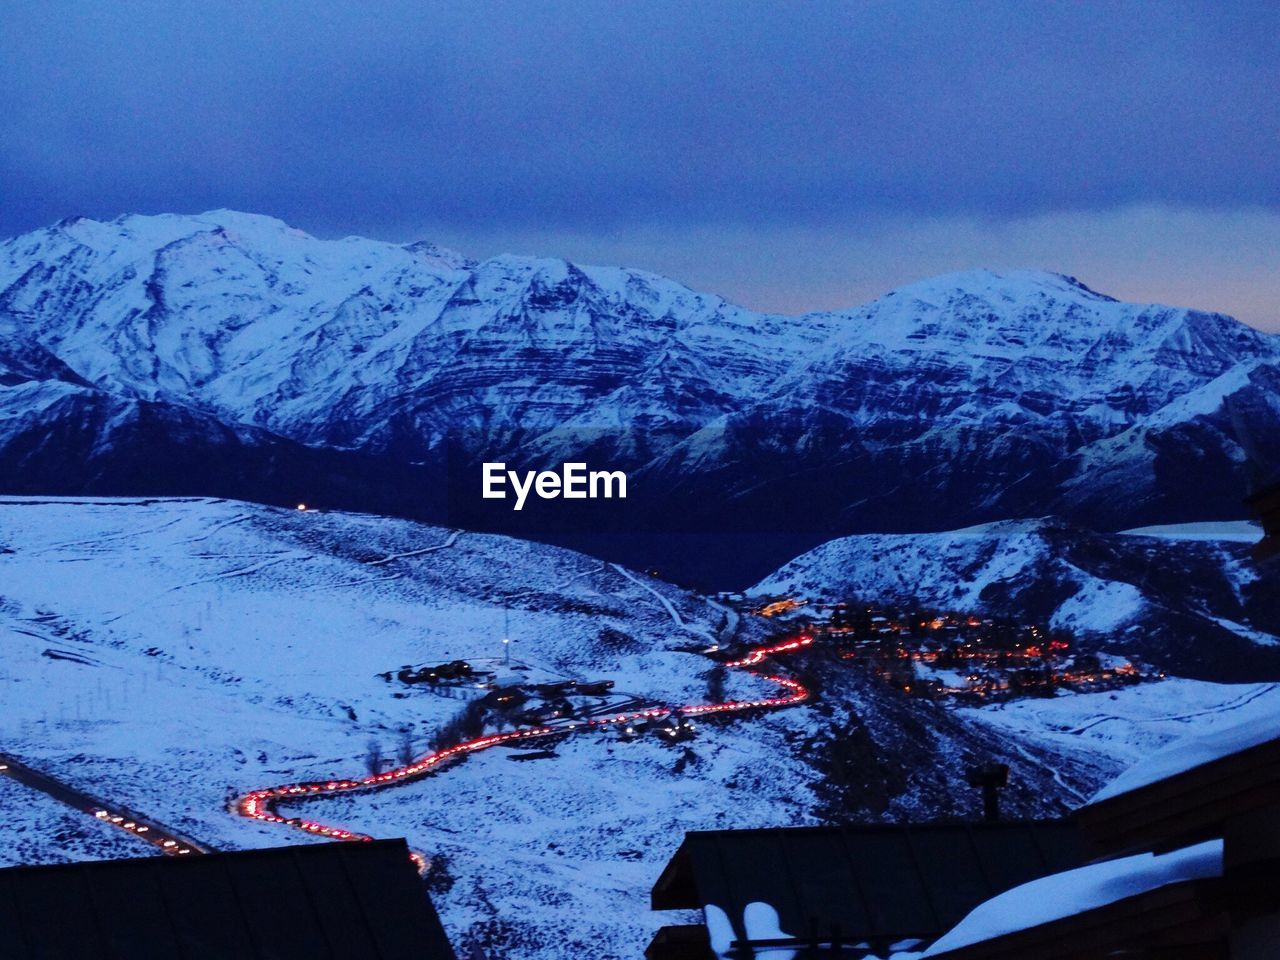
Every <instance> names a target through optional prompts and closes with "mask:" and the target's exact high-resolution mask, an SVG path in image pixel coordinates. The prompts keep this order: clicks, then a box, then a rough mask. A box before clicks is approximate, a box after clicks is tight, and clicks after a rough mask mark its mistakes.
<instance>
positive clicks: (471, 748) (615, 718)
mask: <svg viewBox="0 0 1280 960" xmlns="http://www.w3.org/2000/svg"><path fill="white" fill-rule="evenodd" d="M812 643H813V637H812V635H810V634H807V633H802V634H799V635H797V636H794V637H791V638H789V639H787V640H784V641H782V642H780V643H776V644H772V645H770V646H764V647H756V648H754V649H753V650H751V651H750V652H749V653H748V654H747V655H746V656H744V657H742V658H741V659H740V660H734V661H730V662H728V663H725V664H724V666H726V667H729V668H739V669H744V670H746V672H748V673H750V674H751V675H752V676H755V677H758V678H760V679H761V680H764V681H767V682H769V683H772V684H774V685H776V686H778V687H780V688H781V690H782V692H781V694H780V695H778V696H773V697H762V698H760V699H756V700H726V701H724V702H721V703H699V704H689V705H686V706H682V707H673V706H660V707H648V708H645V709H641V710H636V711H633V712H623V713H617V714H613V715H611V716H599V717H590V718H586V719H580V720H568V721H565V722H564V723H561V724H557V725H547V726H540V727H527V728H524V729H520V730H511V731H508V732H506V733H493V734H487V735H485V736H481V737H476V738H475V739H473V740H465V741H463V742H461V743H458V744H455V745H453V746H451V747H446V748H445V749H443V750H438V751H436V752H434V753H429V754H427V755H426V756H423V757H421V758H419V759H418V760H415V761H414V762H413V763H410V764H407V765H405V766H401V767H396V768H395V769H392V770H386V771H384V772H382V773H377V774H370V775H368V776H364V777H359V778H352V779H341V780H311V781H305V782H300V783H287V784H282V785H280V786H275V787H264V788H263V789H261V790H254V791H252V792H251V793H247V794H245V795H244V796H242V797H240V799H238V800H237V801H235V803H234V805H233V809H234V811H235V812H236V813H237V814H239V815H240V816H242V817H247V818H248V819H250V820H259V821H262V822H265V823H279V824H283V825H285V826H289V827H293V828H294V829H296V830H301V831H303V832H305V833H311V834H317V835H319V836H323V837H329V838H331V839H334V840H353V841H361V840H372V839H373V838H372V837H371V836H369V835H368V834H364V833H357V832H355V831H352V830H346V829H343V828H341V827H334V826H329V825H327V824H324V823H322V822H320V821H319V820H312V819H308V818H305V817H291V816H285V815H284V814H282V813H281V812H280V811H279V809H278V808H279V806H280V805H281V804H283V803H288V802H290V801H294V800H304V799H313V798H319V797H325V796H332V795H334V794H339V793H351V792H354V791H368V790H377V789H381V788H385V787H390V786H394V785H396V784H401V783H409V782H411V781H413V780H418V779H421V778H422V777H426V776H428V775H430V774H432V773H435V772H437V771H438V770H441V769H443V768H444V767H446V766H448V765H449V764H450V763H452V762H453V761H456V760H460V759H462V758H464V757H466V756H469V755H470V754H473V753H479V752H480V751H482V750H488V749H490V748H492V747H496V746H499V745H501V744H510V743H513V742H516V741H524V740H538V739H541V738H545V737H563V736H568V735H571V734H574V733H585V732H588V731H593V730H599V729H602V728H607V727H612V726H617V725H618V724H627V723H633V722H635V721H637V720H659V719H662V718H664V717H669V716H672V715H675V714H679V715H681V716H685V717H693V716H706V715H708V714H723V713H736V712H740V711H744V710H760V709H772V708H778V707H791V706H795V705H796V704H798V703H803V702H804V701H806V700H808V699H809V691H808V690H807V689H806V688H805V686H804V685H803V684H801V683H800V682H799V681H798V680H794V679H792V678H790V677H786V676H782V675H779V674H772V673H765V672H763V671H761V670H758V669H755V668H757V667H759V666H760V665H761V664H763V663H764V662H765V661H766V660H767V659H768V658H769V657H772V656H775V655H777V654H783V653H792V652H794V651H796V650H801V649H803V648H805V647H807V646H809V645H810V644H812ZM413 857H414V861H415V862H416V863H417V864H418V867H419V869H420V870H425V869H426V867H427V861H426V858H425V857H423V856H422V855H421V854H418V853H415V854H414V855H413Z"/></svg>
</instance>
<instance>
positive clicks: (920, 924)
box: [652, 821, 1084, 943]
mask: <svg viewBox="0 0 1280 960" xmlns="http://www.w3.org/2000/svg"><path fill="white" fill-rule="evenodd" d="M1083 861H1084V845H1083V841H1082V839H1081V837H1080V833H1079V830H1078V828H1077V827H1076V826H1075V824H1073V823H1070V822H1067V821H1051V822H1029V823H981V824H922V825H914V826H908V825H897V824H875V825H867V826H850V827H794V828H785V829H769V830H725V831H709V832H697V833H690V834H688V835H687V836H686V837H685V840H684V843H682V844H681V845H680V849H679V850H678V851H676V854H675V856H674V857H673V858H672V859H671V862H670V863H669V864H668V865H667V867H666V869H665V870H663V872H662V876H661V877H660V878H659V879H658V882H657V883H656V884H655V885H654V888H653V894H652V905H653V908H654V909H655V910H675V909H693V908H700V907H705V906H707V905H708V904H714V905H715V906H718V907H720V908H721V909H722V910H724V911H725V913H726V914H727V915H728V916H729V918H730V920H731V922H732V923H733V925H734V929H735V932H736V933H737V936H738V938H739V939H740V940H741V939H744V938H745V934H744V931H743V929H742V917H743V911H744V910H745V908H746V906H747V904H749V903H752V902H754V901H760V902H763V903H767V904H769V905H770V906H772V907H774V908H775V909H776V910H777V911H778V915H779V920H780V926H781V927H782V929H783V930H784V931H786V932H787V933H789V934H791V935H793V936H796V937H799V938H801V939H809V938H816V939H819V940H822V941H825V940H829V939H831V938H832V937H837V938H839V939H841V940H842V941H844V942H846V943H848V942H861V941H868V942H871V943H893V942H896V941H898V940H906V939H913V938H920V939H925V940H932V939H934V938H936V937H938V936H940V935H941V934H943V933H944V932H946V931H947V930H949V929H950V928H951V927H953V926H954V925H955V924H956V923H957V922H959V921H960V920H961V919H962V918H963V917H964V916H965V914H967V913H968V912H969V911H970V910H972V909H973V908H974V907H976V906H977V905H978V904H979V903H982V902H983V901H984V900H988V899H990V898H991V897H993V896H995V895H996V894H999V893H1003V892H1004V891H1005V890H1008V889H1010V888H1011V887H1015V886H1017V885H1019V884H1022V883H1026V882H1028V881H1030V880H1034V879H1037V878H1038V877H1042V876H1045V875H1046V874H1050V873H1056V872H1058V871H1061V870H1067V869H1070V868H1072V867H1075V866H1078V865H1080V864H1081V863H1082V862H1083Z"/></svg>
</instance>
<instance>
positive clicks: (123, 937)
mask: <svg viewBox="0 0 1280 960" xmlns="http://www.w3.org/2000/svg"><path fill="white" fill-rule="evenodd" d="M0 944H3V949H2V950H0V953H2V954H3V956H4V957H5V958H6V960H28V958H31V960H34V958H36V957H39V958H41V960H64V958H65V960H80V958H84V960H90V958H92V960H106V958H110V960H151V958H156V960H161V958H162V960H173V958H183V960H220V958H225V957H245V958H254V960H292V958H295V957H296V958H303V957H306V958H314V957H335V958H337V957H359V958H362V960H363V958H369V960H402V958H404V960H408V958H410V957H412V958H414V960H454V954H453V950H452V948H451V947H450V946H449V942H448V940H447V939H446V938H445V935H444V930H443V928H442V927H441V925H440V920H439V918H438V917H437V916H436V912H435V908H434V907H433V906H432V905H431V901H430V900H429V899H428V898H427V892H426V889H425V887H424V885H423V882H422V879H421V878H420V877H419V876H418V874H417V871H416V870H415V869H414V866H413V864H412V863H411V862H410V860H409V849H408V847H406V846H405V843H404V841H403V840H379V841H373V842H369V843H324V844H308V845H302V846H294V847H278V848H273V849H268V850H247V851H243V852H237V853H215V854H210V855H208V856H201V857H189V858H188V857H146V858H141V859H135V860H105V861H98V862H86V863H69V864H59V865H57V866H43V867H13V868H10V869H7V870H0Z"/></svg>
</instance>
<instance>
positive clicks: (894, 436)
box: [0, 211, 1280, 580]
mask: <svg viewBox="0 0 1280 960" xmlns="http://www.w3.org/2000/svg"><path fill="white" fill-rule="evenodd" d="M9 341H12V342H15V343H21V344H23V348H22V349H23V351H26V352H29V351H30V350H31V349H35V348H38V349H40V350H43V351H45V352H46V353H47V354H48V357H49V358H51V359H50V361H49V362H51V363H52V362H55V361H56V363H57V364H60V365H62V366H60V367H59V370H61V369H62V367H65V369H66V371H69V372H70V373H69V374H68V375H73V376H74V377H77V378H83V380H84V381H86V382H88V383H91V384H93V385H94V386H95V387H96V388H98V389H99V390H101V391H103V392H105V393H107V394H110V395H111V396H112V397H114V398H118V400H119V401H127V402H136V401H139V400H144V401H151V402H155V403H158V404H161V405H164V406H165V407H166V408H177V409H181V410H183V411H186V412H187V413H185V414H184V416H185V417H186V418H188V419H189V418H190V417H193V416H197V415H198V416H201V417H205V418H208V419H210V420H212V421H216V422H218V423H221V424H225V425H228V426H231V425H243V424H248V425H253V426H255V427H257V428H260V429H262V430H265V431H267V432H268V433H269V435H270V436H271V437H273V438H275V440H274V441H273V442H278V441H292V442H296V443H300V444H307V445H312V446H321V447H324V448H326V449H328V450H330V451H343V452H347V453H351V454H353V453H360V454H364V455H368V456H374V457H385V458H387V462H389V463H393V464H398V465H405V464H409V463H420V462H427V463H437V464H438V463H439V462H440V461H441V459H442V458H443V457H444V455H445V449H446V445H447V443H448V442H450V441H452V443H453V445H454V448H453V452H454V453H455V454H458V453H461V454H462V459H463V460H464V461H465V460H467V459H468V458H470V459H473V460H474V459H476V458H481V457H486V458H496V457H498V456H503V457H508V458H510V459H516V460H518V461H519V462H522V463H525V464H527V465H529V466H534V465H548V464H554V463H555V462H556V461H557V460H560V459H564V458H566V457H581V456H582V455H584V454H590V456H591V457H592V458H593V459H595V460H597V461H599V462H606V463H609V465H611V466H614V467H621V468H625V469H628V470H629V471H631V472H633V473H634V474H635V475H636V476H637V478H638V483H637V485H636V486H637V493H636V497H637V498H639V499H640V500H641V501H642V503H641V507H642V513H641V515H640V517H638V518H637V519H636V523H641V522H643V524H644V525H645V526H646V527H649V528H655V529H670V528H672V527H673V526H674V527H675V528H677V529H695V530H704V529H708V530H712V531H722V530H725V529H730V530H752V531H755V530H758V529H761V528H762V527H764V528H769V529H772V530H773V531H775V532H783V533H790V534H793V535H794V538H795V539H796V540H797V542H796V543H795V544H793V546H792V547H791V549H792V550H793V552H794V549H798V548H799V545H800V544H799V542H798V541H806V542H807V544H812V543H815V542H818V541H819V540H820V539H823V538H824V537H830V536H832V535H835V534H838V533H844V532H854V531H866V530H871V529H876V530H893V529H948V528H953V527H956V526H960V525H963V524H967V523H974V522H981V521H987V520H994V519H1000V518H1005V517H1011V516H1036V515H1042V514H1045V513H1050V512H1052V513H1059V514H1064V515H1068V516H1071V517H1074V518H1077V519H1081V520H1084V521H1087V522H1088V523H1089V524H1091V525H1094V526H1102V527H1106V528H1118V527H1132V526H1134V525H1136V524H1143V523H1157V522H1172V521H1185V520H1203V519H1222V518H1233V517H1239V516H1241V509H1242V508H1241V506H1240V502H1239V501H1240V494H1241V491H1242V490H1243V485H1244V482H1245V476H1246V473H1247V470H1246V467H1245V465H1244V459H1245V451H1246V449H1248V450H1249V451H1250V452H1251V454H1252V455H1253V456H1255V457H1259V456H1261V457H1263V458H1264V459H1265V458H1266V451H1268V450H1271V451H1274V450H1275V449H1280V413H1278V411H1280V339H1278V338H1277V337H1275V336H1268V335H1265V334H1262V333H1260V332H1258V331H1256V330H1253V329H1251V328H1249V327H1246V326H1244V325H1242V324H1239V323H1237V322H1236V321H1234V320H1232V319H1230V318H1228V317H1224V316H1221V315H1217V314H1208V313H1202V312H1198V311H1191V310H1183V309H1176V308H1171V307H1162V306H1150V305H1141V304H1124V303H1118V302H1116V301H1114V300H1112V299H1111V298H1109V297H1106V296H1104V295H1102V294H1099V293H1096V292H1094V291H1092V290H1090V289H1088V288H1087V287H1085V286H1084V285H1082V284H1080V283H1079V282H1077V281H1075V280H1073V279H1071V278H1068V277H1062V276H1059V275H1056V274H1048V273H1038V272H1011V273H995V272H992V271H981V270H979V271H972V272H969V273H963V274H953V275H948V276H944V277H938V278H934V279H932V280H927V281H922V282H921V283H917V284H912V285H909V286H907V287H903V288H901V289H899V290H897V291H894V292H892V293H890V294H887V295H886V296H884V297H882V298H880V299H878V300H876V301H875V302H873V303H871V304H868V305H866V306H864V307H861V308H857V309H851V310H849V311H843V312H835V313H822V314H809V315H805V316H799V317H783V316H776V315H766V314H758V313H754V312H752V311H748V310H744V309H742V308H740V307H736V306H734V305H732V304H729V303H727V302H725V301H724V300H722V299H720V298H718V297H714V296H710V295H704V294H699V293H696V292H694V291H691V290H689V289H687V288H685V287H683V286H681V285H680V284H677V283H674V282H672V281H670V280H666V279H663V278H661V277H657V276H654V275H652V274H646V273H643V272H640V271H635V270H626V269H621V268H613V267H591V266H582V265H578V264H573V263H568V262H565V261H563V260H555V259H536V258H523V257H514V256H502V257H495V258H492V259H490V260H486V261H483V262H475V261H471V260H468V259H466V258H465V257H463V256H461V255H458V254H454V253H452V252H449V251H445V250H442V249H440V248H438V247H436V246H434V245H432V244H428V243H416V244H409V245H403V246H402V245H395V244H387V243H379V242H375V241H370V240H363V239H360V238H347V239H345V240H338V241H321V240H317V239H315V238H313V237H310V236H307V235H306V234H304V233H302V232H300V231H297V230H294V229H292V228H290V227H288V226H287V225H285V224H283V223H281V222H280V221H277V220H273V219H270V218H267V217H260V216H253V215H248V214H242V213H235V212H231V211H212V212H209V213H205V214H200V215H197V216H173V215H164V216H155V217H142V216H126V217H121V218H119V219H118V220H114V221H110V222H105V223H102V222H97V221H92V220H85V219H75V220H68V221H64V222H62V223H60V224H57V225H55V226H53V227H50V228H48V229H45V230H39V231H35V232H33V233H30V234H26V235H23V236H20V237H15V238H12V239H10V240H8V241H5V242H3V243H0V342H9ZM4 351H5V348H4V347H3V346H0V365H2V364H3V363H4V362H5V352H4ZM28 366H30V365H29V364H28ZM31 375H32V374H31V373H30V372H28V373H27V374H24V376H31ZM45 376H47V377H54V378H59V377H60V376H62V374H56V373H54V372H53V370H52V368H51V367H50V368H48V369H47V371H46V374H45ZM5 382H6V381H5V378H4V376H3V375H0V386H2V385H3V384H5ZM26 402H27V399H26V398H25V396H19V395H14V396H12V397H11V398H10V399H9V403H8V406H10V407H15V408H16V407H18V406H21V404H23V403H26ZM42 409H43V408H42ZM76 415H79V414H76ZM67 416H68V417H71V416H73V415H72V414H70V413H68V414H67ZM173 429H174V428H173V427H171V426H170V425H169V424H168V421H167V420H166V419H164V418H161V420H160V422H157V423H156V424H155V425H153V426H152V427H151V429H150V433H170V432H172V431H173ZM235 429H240V428H239V427H235ZM209 432H210V431H200V432H199V433H200V435H201V436H202V435H204V434H208V433H209ZM8 442H9V441H8V439H7V437H6V435H5V433H4V432H3V431H0V451H3V450H4V449H5V447H6V444H7V443H8ZM103 442H104V443H105V444H106V445H108V446H116V447H121V448H132V447H136V446H137V445H138V444H139V443H144V442H146V441H145V440H144V439H142V438H140V437H139V436H138V435H135V434H128V433H126V434H121V435H120V436H118V437H117V436H113V435H112V434H111V432H110V431H103ZM151 442H155V441H154V440H152V441H151ZM200 448H201V444H195V445H193V447H192V449H193V451H194V452H193V459H198V456H197V455H198V453H199V450H200ZM220 455H221V454H220V453H218V452H216V451H215V452H214V453H211V454H210V455H209V456H208V457H206V458H205V460H204V461H202V462H200V463H197V464H194V465H192V466H191V467H189V468H188V469H187V470H186V471H184V473H185V474H186V475H187V478H188V479H189V478H190V476H192V475H194V476H196V477H199V476H200V474H201V473H202V472H204V471H203V470H202V467H203V465H204V464H206V463H213V462H215V461H216V459H217V457H218V456H220ZM47 456H51V455H47ZM116 456H117V457H126V453H124V452H118V453H117V454H116ZM1273 456H1274V454H1273ZM46 460H47V457H46ZM69 465H70V461H66V462H62V463H57V464H51V463H46V465H45V466H43V467H42V468H41V469H40V470H38V471H37V473H38V474H39V476H40V478H41V479H40V482H41V483H42V484H43V486H42V487H41V488H40V489H41V490H42V491H49V492H56V491H61V492H76V493H79V492H86V491H90V490H95V489H96V490H99V491H100V492H101V491H106V492H112V493H119V492H135V491H133V490H130V489H129V488H128V483H129V482H131V481H130V478H129V477H128V476H127V475H126V476H123V478H122V479H120V481H119V482H116V481H117V476H118V475H120V474H121V473H126V474H127V471H121V470H117V471H115V472H112V471H105V472H104V477H105V478H106V479H104V480H103V482H102V485H101V486H97V487H95V486H93V485H92V483H91V484H90V485H88V486H85V485H83V484H84V481H77V480H76V478H75V477H74V471H72V470H70V469H69ZM1262 469H1263V470H1277V469H1280V464H1277V463H1271V462H1268V463H1265V464H1263V466H1262ZM348 472H358V471H355V470H354V468H353V469H351V470H349V471H348ZM365 472H366V473H369V471H365ZM241 473H243V474H246V475H248V474H251V473H252V471H251V470H249V469H248V468H245V469H243V470H241ZM59 475H62V476H64V477H65V480H64V481H63V482H65V483H67V484H72V483H76V482H80V483H81V484H82V485H81V486H79V487H72V486H63V487H59V486H57V483H58V479H57V478H58V477H59ZM302 475H305V470H303V469H301V468H299V469H298V470H295V471H293V472H291V473H290V476H291V477H297V476H302ZM179 479H181V478H175V479H174V480H172V481H167V482H169V483H170V486H169V487H168V488H167V489H169V490H170V492H182V493H187V492H190V491H191V490H192V487H191V486H190V485H189V484H188V485H181V484H178V480H179ZM205 483H206V490H205V492H213V493H228V492H229V493H234V494H235V495H239V496H252V497H254V498H255V499H261V500H266V501H269V502H282V501H281V500H280V499H274V500H273V499H272V496H271V491H272V489H273V488H272V487H271V486H270V485H267V484H263V485H260V487H259V488H258V489H255V490H253V491H246V490H245V489H244V488H243V485H242V487H241V488H237V489H232V490H228V489H227V486H226V483H225V481H221V480H217V479H216V478H215V479H211V480H208V481H205ZM175 484H176V486H175ZM359 488H360V484H357V483H352V484H347V485H346V487H345V495H344V496H341V497H335V499H334V500H333V501H331V502H334V503H340V504H344V505H347V506H352V507H356V508H366V509H368V508H372V509H379V510H383V511H386V510H391V511H394V512H397V513H400V514H402V515H410V516H418V517H425V516H432V515H436V516H439V515H441V514H439V513H437V514H432V512H431V505H429V504H424V503H423V502H421V497H417V496H415V491H416V490H417V489H418V485H415V483H414V481H413V480H411V479H404V480H403V481H402V482H401V483H400V485H399V496H398V497H397V496H390V497H389V496H386V495H385V493H386V492H385V491H383V492H382V493H381V494H380V498H379V499H377V500H376V502H372V503H364V502H361V500H360V495H359ZM4 489H6V490H15V489H18V488H16V487H14V486H12V485H11V484H7V485H6V486H5V488H4ZM777 549H778V548H776V547H774V548H771V547H768V546H766V544H765V542H764V541H760V542H759V543H758V544H757V545H756V546H755V547H754V548H749V549H748V552H751V551H752V550H754V553H756V554H759V556H752V557H748V558H747V560H749V561H750V563H747V564H746V565H747V566H752V567H754V571H755V572H754V577H758V576H759V575H760V574H762V573H763V572H764V571H766V570H768V569H770V568H771V567H772V566H775V565H776V564H777V562H779V561H780V560H781V559H782V557H781V556H779V555H777V553H776V550H777ZM766 553H767V554H771V555H770V556H766ZM700 555H702V554H701V552H700V551H697V550H688V549H679V550H673V551H672V556H670V557H663V558H657V559H659V560H661V561H663V562H664V563H666V565H667V566H668V567H669V568H671V569H675V565H676V564H677V563H681V562H683V563H686V564H689V565H691V569H690V572H691V573H695V572H696V573H698V574H701V575H704V576H705V574H707V573H708V572H709V571H708V569H700V570H696V571H695V570H693V569H692V567H694V566H696V563H697V558H698V557H699V556H700ZM720 559H722V558H720ZM744 563H746V561H744ZM704 566H705V565H704ZM721 579H722V580H724V577H722V578H721Z"/></svg>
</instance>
